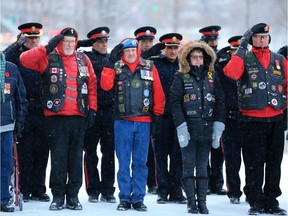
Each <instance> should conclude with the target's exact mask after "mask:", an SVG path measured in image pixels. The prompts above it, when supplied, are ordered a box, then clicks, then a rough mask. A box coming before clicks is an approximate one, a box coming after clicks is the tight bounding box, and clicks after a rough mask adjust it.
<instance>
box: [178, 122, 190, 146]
mask: <svg viewBox="0 0 288 216" xmlns="http://www.w3.org/2000/svg"><path fill="white" fill-rule="evenodd" d="M177 136H178V141H179V144H180V147H181V148H184V147H186V146H187V145H188V143H189V140H190V134H189V132H188V127H187V123H186V122H183V123H182V124H181V125H179V126H178V127H177Z"/></svg>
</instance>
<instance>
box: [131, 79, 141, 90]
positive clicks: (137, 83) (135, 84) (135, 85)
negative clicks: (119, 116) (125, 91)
mask: <svg viewBox="0 0 288 216" xmlns="http://www.w3.org/2000/svg"><path fill="white" fill-rule="evenodd" d="M131 86H132V87H133V88H140V86H141V81H140V80H138V79H133V80H132V82H131Z"/></svg>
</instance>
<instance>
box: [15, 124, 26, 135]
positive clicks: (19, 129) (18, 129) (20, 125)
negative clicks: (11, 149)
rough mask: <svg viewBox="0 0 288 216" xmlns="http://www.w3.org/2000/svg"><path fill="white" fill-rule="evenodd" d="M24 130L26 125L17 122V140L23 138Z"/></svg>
mask: <svg viewBox="0 0 288 216" xmlns="http://www.w3.org/2000/svg"><path fill="white" fill-rule="evenodd" d="M23 129H24V123H22V122H18V121H16V123H15V129H14V134H15V136H16V137H17V138H21V137H22V135H21V133H22V131H23Z"/></svg>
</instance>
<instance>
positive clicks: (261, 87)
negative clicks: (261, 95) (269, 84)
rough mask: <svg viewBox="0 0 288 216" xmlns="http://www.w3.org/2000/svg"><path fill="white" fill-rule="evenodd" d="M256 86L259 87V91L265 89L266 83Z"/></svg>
mask: <svg viewBox="0 0 288 216" xmlns="http://www.w3.org/2000/svg"><path fill="white" fill-rule="evenodd" d="M258 86H259V89H261V90H263V89H266V83H265V82H260V83H259V85H258Z"/></svg>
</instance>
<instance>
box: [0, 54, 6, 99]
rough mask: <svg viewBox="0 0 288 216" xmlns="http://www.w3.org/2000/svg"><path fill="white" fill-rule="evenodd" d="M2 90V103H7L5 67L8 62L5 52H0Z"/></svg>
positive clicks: (0, 82)
mask: <svg viewBox="0 0 288 216" xmlns="http://www.w3.org/2000/svg"><path fill="white" fill-rule="evenodd" d="M0 54H1V55H0V84H1V86H0V88H1V96H0V98H1V101H2V102H3V103H4V102H5V66H6V60H5V55H4V53H3V52H0Z"/></svg>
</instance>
